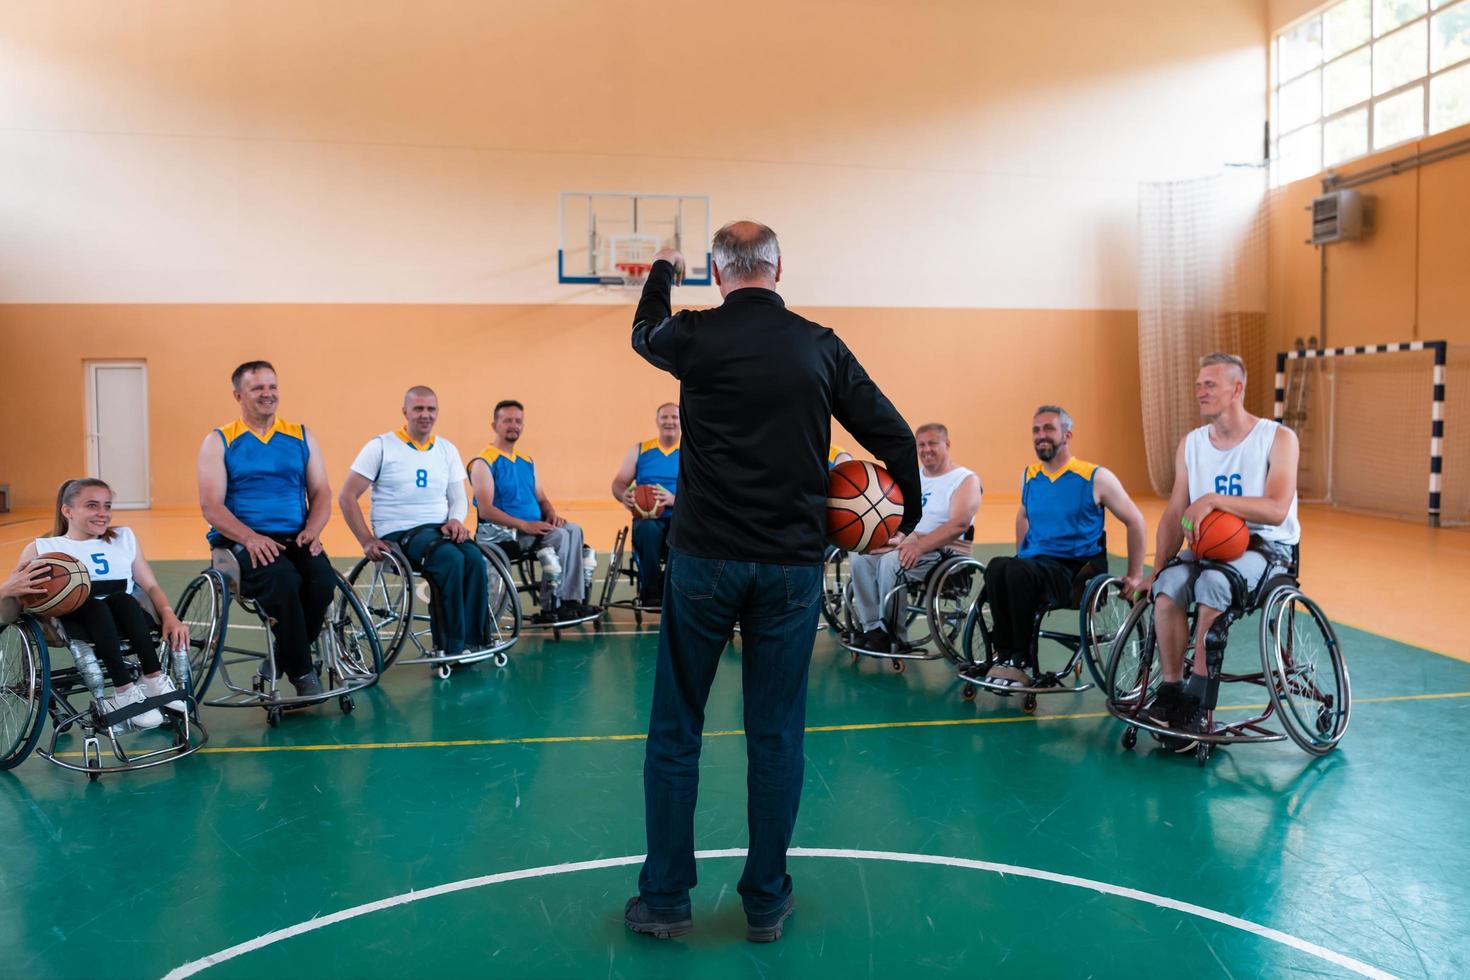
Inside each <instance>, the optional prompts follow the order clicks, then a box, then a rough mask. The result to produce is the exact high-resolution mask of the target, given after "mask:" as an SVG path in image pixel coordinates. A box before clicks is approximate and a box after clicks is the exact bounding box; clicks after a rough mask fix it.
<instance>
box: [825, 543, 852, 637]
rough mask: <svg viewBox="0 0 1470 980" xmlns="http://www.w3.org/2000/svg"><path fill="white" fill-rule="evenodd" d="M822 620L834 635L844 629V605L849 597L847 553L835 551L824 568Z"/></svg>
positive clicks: (829, 556)
mask: <svg viewBox="0 0 1470 980" xmlns="http://www.w3.org/2000/svg"><path fill="white" fill-rule="evenodd" d="M822 573H823V580H822V619H824V620H826V622H827V626H828V628H830V629H831V630H832V632H834V633H841V632H842V629H843V616H842V610H843V605H844V603H845V602H846V596H847V578H848V574H847V552H845V551H837V550H835V549H834V550H833V551H832V553H831V554H830V555H828V556H827V560H826V562H825V564H824V565H823V568H822Z"/></svg>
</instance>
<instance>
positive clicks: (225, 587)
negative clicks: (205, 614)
mask: <svg viewBox="0 0 1470 980" xmlns="http://www.w3.org/2000/svg"><path fill="white" fill-rule="evenodd" d="M332 577H333V585H334V588H335V595H334V596H333V598H332V603H331V605H330V606H329V607H328V608H327V614H326V617H325V619H324V620H323V621H322V628H321V632H319V633H318V634H317V636H316V639H315V640H313V641H312V652H311V660H312V665H313V667H314V668H315V669H316V670H317V671H318V672H319V673H324V674H325V676H324V679H323V681H324V683H323V690H322V692H321V693H320V694H313V695H310V696H305V697H304V696H302V695H297V694H289V695H288V694H283V693H282V691H281V689H280V681H281V677H280V675H279V674H277V672H276V656H275V636H274V634H273V633H272V632H271V622H272V621H271V619H270V617H269V616H267V615H266V613H265V611H264V610H262V609H261V608H260V606H259V605H257V604H256V602H255V601H254V600H253V599H249V598H247V597H245V596H243V595H241V594H240V563H239V560H238V559H237V558H236V557H235V554H234V552H232V551H230V550H228V549H225V548H215V549H213V550H212V551H211V567H210V568H209V569H208V570H206V571H205V573H204V574H203V575H202V576H201V577H200V578H201V579H202V580H203V583H202V584H201V589H203V588H206V587H207V588H208V589H209V590H210V592H211V593H212V595H211V599H210V601H211V602H213V603H215V604H217V605H218V608H219V609H220V626H219V630H220V647H219V654H218V656H217V657H216V658H215V661H214V665H213V667H212V668H210V669H209V670H208V672H207V673H206V674H204V675H203V677H202V680H200V681H199V682H198V686H197V687H196V689H195V697H197V698H203V697H204V693H205V691H206V689H207V688H208V686H209V684H210V682H211V681H212V680H213V679H214V678H215V677H219V678H220V681H221V683H223V684H224V687H225V693H224V694H221V695H219V696H217V697H214V698H211V699H209V700H206V701H204V704H205V705H207V706H209V707H211V708H261V709H263V710H264V711H265V720H266V724H267V725H269V726H270V727H272V728H275V727H276V726H277V725H279V724H280V723H281V716H282V714H283V713H284V712H286V711H295V710H299V709H301V708H309V707H312V706H313V705H318V704H324V703H326V702H327V701H330V700H332V699H333V698H335V699H336V700H337V705H338V707H339V708H340V709H341V711H342V713H343V714H344V715H345V714H351V713H352V711H353V710H354V709H355V708H356V707H357V702H356V699H355V698H354V697H353V695H354V694H356V693H357V692H358V691H361V690H364V689H366V688H369V687H372V686H373V685H374V684H376V683H377V682H378V677H379V676H380V675H381V674H382V672H383V655H382V647H381V646H380V645H379V643H378V632H377V630H376V629H375V628H374V627H373V621H372V619H371V618H370V617H369V616H368V613H367V610H366V609H364V608H363V606H362V602H361V601H360V600H359V599H358V597H357V593H356V592H354V591H353V588H352V586H350V585H348V584H347V580H346V579H344V578H343V577H342V575H341V573H340V572H337V571H335V570H334V571H333V573H332ZM196 581H199V580H196ZM232 600H233V602H234V604H235V605H236V606H238V607H239V608H240V609H242V610H244V611H245V612H246V613H248V614H250V615H251V616H253V617H254V618H255V619H256V620H257V622H255V623H242V624H238V625H237V627H236V628H237V629H239V630H242V631H249V632H248V634H247V635H248V637H249V639H247V640H241V641H237V642H236V644H235V645H231V644H228V643H225V642H224V640H225V636H224V634H225V633H226V632H227V631H228V629H229V628H230V627H229V608H230V603H231V601H232ZM180 618H181V619H182V618H183V617H182V615H181V616H180ZM241 666H244V667H247V668H248V669H249V676H248V678H238V677H232V676H231V675H230V668H231V667H236V668H238V667H241ZM262 669H263V671H264V672H262Z"/></svg>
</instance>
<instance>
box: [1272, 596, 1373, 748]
mask: <svg viewBox="0 0 1470 980" xmlns="http://www.w3.org/2000/svg"><path fill="white" fill-rule="evenodd" d="M1261 666H1262V669H1263V670H1264V671H1265V673H1266V676H1268V677H1270V678H1272V681H1273V683H1272V684H1270V685H1269V686H1268V688H1267V689H1268V690H1269V691H1270V693H1271V704H1272V705H1273V706H1274V707H1275V709H1276V712H1277V714H1278V715H1280V717H1281V724H1282V727H1283V728H1285V729H1286V734H1287V736H1288V737H1289V738H1290V739H1291V740H1292V741H1293V742H1295V743H1296V744H1297V745H1298V746H1299V747H1300V748H1301V749H1302V750H1303V751H1305V752H1309V753H1311V754H1312V755H1326V754H1327V753H1328V752H1331V751H1332V750H1333V749H1334V748H1336V747H1337V743H1338V742H1339V741H1341V739H1342V736H1343V733H1345V732H1346V731H1347V726H1348V716H1349V713H1350V711H1351V707H1352V704H1351V702H1352V692H1351V688H1350V685H1349V682H1348V672H1347V663H1346V662H1345V661H1344V660H1343V656H1342V646H1341V644H1339V643H1338V640H1337V633H1336V631H1335V630H1333V628H1332V623H1331V622H1329V621H1328V619H1327V616H1326V615H1325V614H1324V613H1323V612H1322V610H1321V608H1320V607H1319V606H1318V605H1317V604H1316V603H1315V602H1313V601H1312V600H1311V599H1309V598H1307V597H1306V596H1305V595H1303V594H1302V592H1301V591H1300V590H1299V589H1297V587H1296V586H1294V585H1281V586H1278V587H1277V588H1276V589H1274V590H1273V591H1272V592H1271V594H1270V595H1269V596H1268V597H1267V599H1266V601H1265V603H1263V604H1262V606H1261Z"/></svg>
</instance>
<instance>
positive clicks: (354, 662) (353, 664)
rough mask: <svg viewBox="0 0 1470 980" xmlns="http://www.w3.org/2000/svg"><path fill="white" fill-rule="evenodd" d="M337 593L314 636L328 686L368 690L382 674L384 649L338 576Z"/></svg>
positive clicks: (366, 616) (370, 620) (352, 594)
mask: <svg viewBox="0 0 1470 980" xmlns="http://www.w3.org/2000/svg"><path fill="white" fill-rule="evenodd" d="M336 587H337V594H336V595H335V596H334V597H333V598H332V605H331V607H330V608H329V609H328V610H327V620H326V622H325V623H323V624H322V632H321V634H320V635H319V636H318V637H317V642H316V646H317V654H318V657H319V659H320V660H321V661H322V663H323V664H324V665H325V666H326V668H327V672H328V684H329V685H330V686H332V687H336V686H337V685H338V684H342V685H344V686H347V685H350V686H353V687H371V686H372V685H374V684H376V683H377V682H378V677H379V675H381V674H382V672H383V648H382V647H381V646H379V645H378V631H377V629H376V628H375V627H374V625H373V620H372V618H371V617H369V616H368V612H367V610H366V609H364V608H363V607H362V602H361V601H360V600H359V599H358V598H357V593H356V592H355V591H353V588H352V586H350V585H348V584H347V580H346V579H345V578H343V577H342V576H341V574H340V573H338V574H337V575H336Z"/></svg>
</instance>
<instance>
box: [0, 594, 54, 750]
mask: <svg viewBox="0 0 1470 980" xmlns="http://www.w3.org/2000/svg"><path fill="white" fill-rule="evenodd" d="M50 702H51V658H50V657H49V656H48V655H47V653H46V640H45V638H44V637H43V636H42V635H41V628H40V626H39V625H38V624H37V623H36V621H35V620H34V619H32V618H31V617H29V616H22V617H21V619H20V621H19V622H15V623H8V624H0V769H14V768H15V767H16V766H18V765H20V764H21V763H22V762H24V761H25V760H26V756H28V755H30V754H31V750H32V749H34V748H35V747H36V742H37V741H38V740H39V739H40V738H41V729H42V728H43V727H45V724H46V707H47V705H48V704H50Z"/></svg>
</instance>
